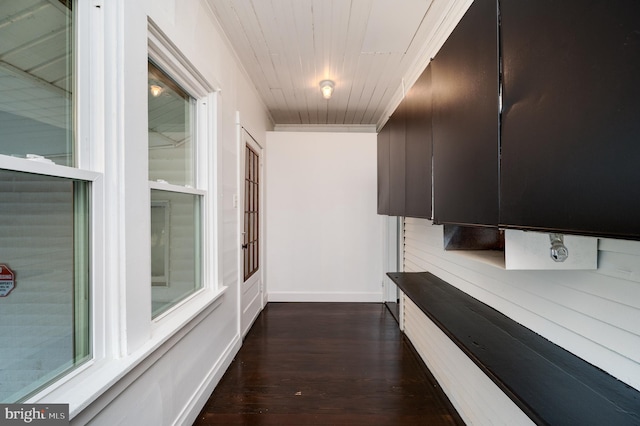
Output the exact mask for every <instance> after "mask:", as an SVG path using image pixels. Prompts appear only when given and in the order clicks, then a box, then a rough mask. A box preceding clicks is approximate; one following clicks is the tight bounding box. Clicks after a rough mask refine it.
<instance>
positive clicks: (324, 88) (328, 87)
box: [320, 80, 336, 99]
mask: <svg viewBox="0 0 640 426" xmlns="http://www.w3.org/2000/svg"><path fill="white" fill-rule="evenodd" d="M335 86H336V85H335V83H334V82H333V81H331V80H322V81H321V82H320V91H321V92H322V97H323V98H325V99H330V98H331V95H333V88H334V87H335Z"/></svg>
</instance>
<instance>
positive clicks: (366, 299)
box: [268, 291, 382, 303]
mask: <svg viewBox="0 0 640 426" xmlns="http://www.w3.org/2000/svg"><path fill="white" fill-rule="evenodd" d="M268 296H269V302H363V303H382V292H379V293H364V292H363V293H357V292H351V293H340V292H279V291H276V292H273V291H270V292H269V295H268Z"/></svg>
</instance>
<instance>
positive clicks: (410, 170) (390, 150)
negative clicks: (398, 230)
mask: <svg viewBox="0 0 640 426" xmlns="http://www.w3.org/2000/svg"><path fill="white" fill-rule="evenodd" d="M431 143H432V137H431V70H430V69H429V68H427V70H425V72H424V73H423V74H422V75H421V76H420V78H419V79H418V80H417V81H416V83H415V84H414V86H413V87H412V88H411V89H410V90H409V92H408V93H407V95H406V96H405V98H404V99H403V101H402V102H401V103H400V105H398V107H397V108H396V110H395V111H394V112H393V114H392V115H391V117H389V121H387V123H386V124H385V126H384V127H383V128H382V130H380V133H379V134H378V214H386V215H390V216H408V217H422V218H430V217H431V153H432V148H431Z"/></svg>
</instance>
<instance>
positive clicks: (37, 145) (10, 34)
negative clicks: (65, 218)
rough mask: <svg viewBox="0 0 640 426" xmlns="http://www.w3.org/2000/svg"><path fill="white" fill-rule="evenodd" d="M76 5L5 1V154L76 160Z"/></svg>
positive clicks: (1, 137)
mask: <svg viewBox="0 0 640 426" xmlns="http://www.w3.org/2000/svg"><path fill="white" fill-rule="evenodd" d="M71 5H72V3H71V1H70V0H67V1H58V0H50V1H41V0H20V1H0V22H2V25H0V129H2V131H1V132H0V154H5V155H13V156H17V157H23V158H24V157H27V156H34V155H36V156H41V157H45V158H46V159H47V160H48V161H52V162H54V163H56V164H61V165H65V166H73V165H74V158H73V125H72V117H73V84H74V82H73V67H74V64H73V57H74V55H73V34H74V30H73V13H72V10H71V9H72V7H71Z"/></svg>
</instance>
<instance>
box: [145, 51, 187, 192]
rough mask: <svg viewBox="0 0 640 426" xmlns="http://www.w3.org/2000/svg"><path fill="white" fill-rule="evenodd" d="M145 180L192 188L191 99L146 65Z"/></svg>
mask: <svg viewBox="0 0 640 426" xmlns="http://www.w3.org/2000/svg"><path fill="white" fill-rule="evenodd" d="M148 100H149V180H151V181H158V180H161V181H166V182H168V183H171V184H174V185H193V183H194V182H193V177H194V172H195V171H194V151H193V134H194V131H193V127H194V114H193V111H194V109H195V100H194V99H193V98H192V97H191V96H189V95H188V94H187V93H186V92H185V91H184V90H183V89H181V88H180V86H178V84H176V83H175V82H174V81H173V80H172V79H171V78H170V77H169V76H168V75H166V74H165V73H164V72H163V71H161V70H160V69H159V68H158V67H156V66H155V65H154V64H153V63H152V62H149V91H148Z"/></svg>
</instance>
